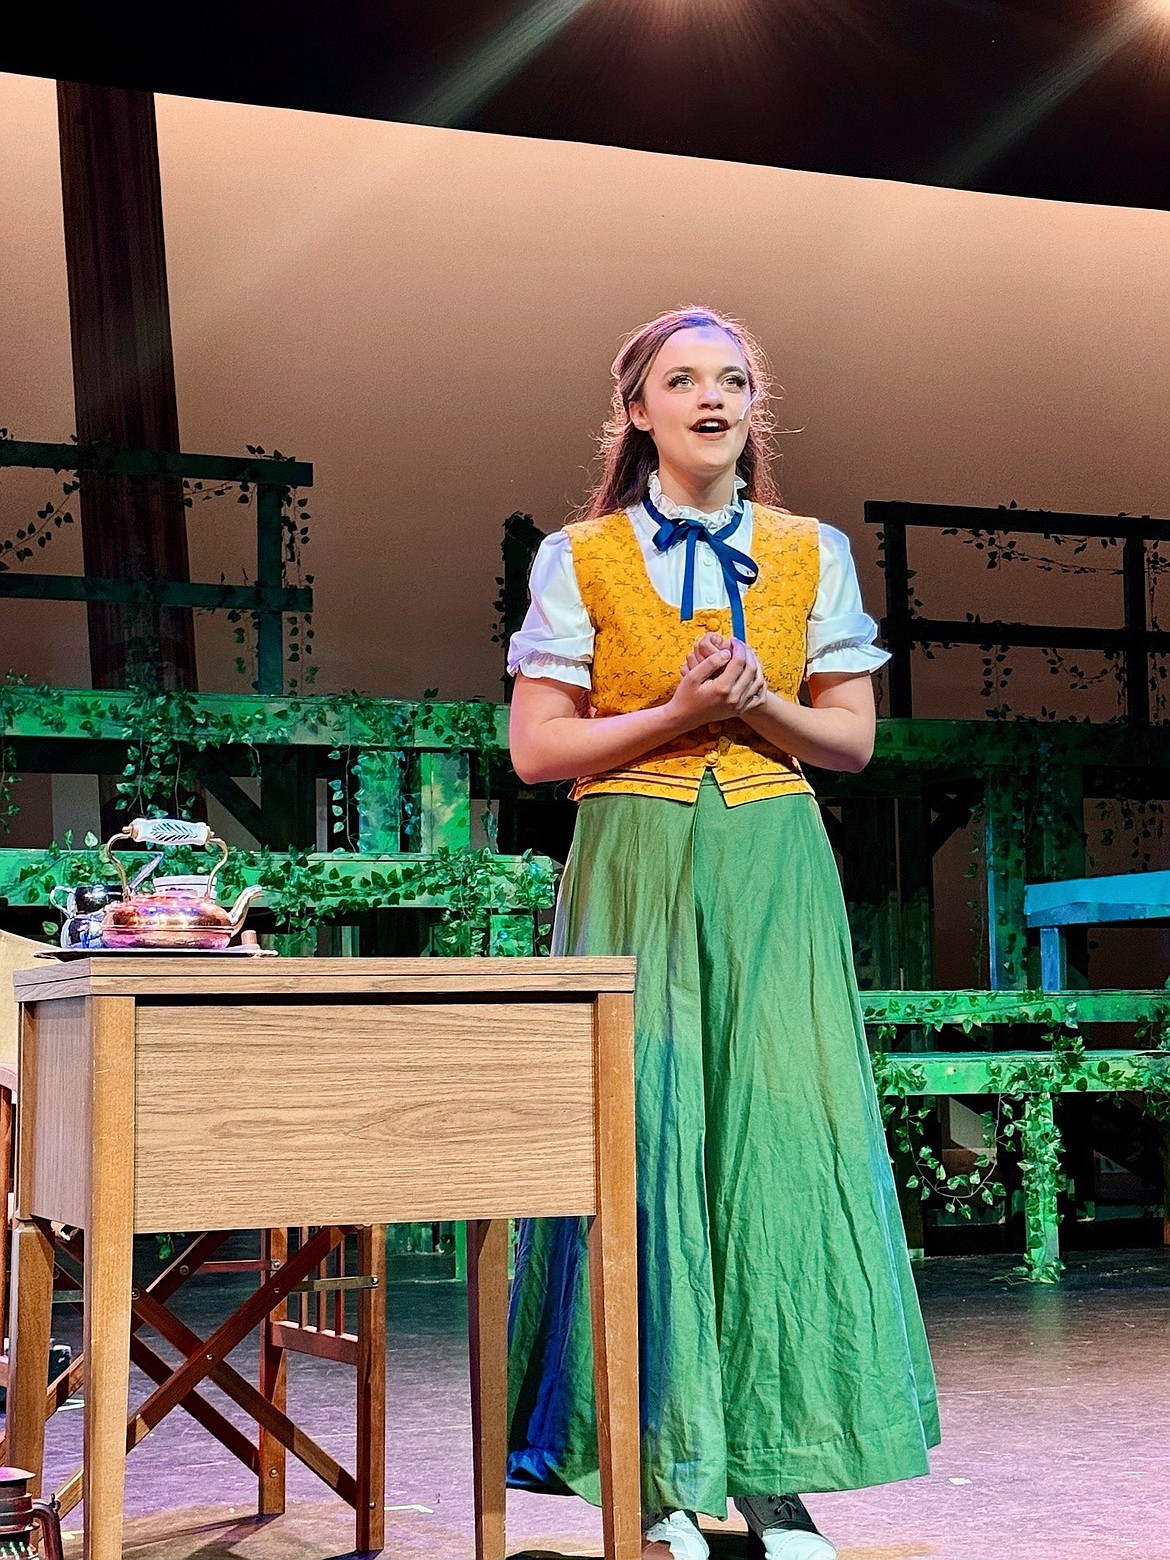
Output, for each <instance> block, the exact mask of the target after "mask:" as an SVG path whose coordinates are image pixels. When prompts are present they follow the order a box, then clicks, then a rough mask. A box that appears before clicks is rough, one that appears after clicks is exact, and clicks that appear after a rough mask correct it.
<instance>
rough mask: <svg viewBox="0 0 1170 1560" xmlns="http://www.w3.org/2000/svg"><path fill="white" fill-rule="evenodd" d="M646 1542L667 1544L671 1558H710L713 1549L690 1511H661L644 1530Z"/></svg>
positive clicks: (643, 1534)
mask: <svg viewBox="0 0 1170 1560" xmlns="http://www.w3.org/2000/svg"><path fill="white" fill-rule="evenodd" d="M642 1542H643V1543H645V1544H667V1545H669V1547H670V1560H708V1557H709V1556H710V1554H711V1550H710V1548H709V1547H708V1545H707V1540H706V1539H705V1538H704V1537H703V1535H702V1533H700V1532H699V1525H698V1523H697V1522H696V1521H695V1519H694V1516H693V1515H692V1514H691V1513H690V1512H689V1511H669V1512H666V1511H664V1512H661V1513H660V1514H659V1515H658V1516H656V1517H655V1518H654V1519H653V1521H652V1523H651V1525H650V1526H649V1527H648V1528H644V1529H643V1531H642Z"/></svg>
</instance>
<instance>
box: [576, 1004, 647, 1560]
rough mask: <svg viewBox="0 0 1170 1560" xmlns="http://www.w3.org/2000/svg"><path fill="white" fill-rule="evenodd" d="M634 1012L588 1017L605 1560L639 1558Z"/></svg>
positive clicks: (593, 1294) (601, 1008)
mask: <svg viewBox="0 0 1170 1560" xmlns="http://www.w3.org/2000/svg"><path fill="white" fill-rule="evenodd" d="M633 1008H634V1003H633V998H632V997H630V996H624V995H621V994H618V993H612V994H606V995H602V996H599V997H598V999H597V1005H596V1009H595V1019H594V1023H595V1026H596V1029H595V1040H596V1056H597V1092H596V1099H597V1212H596V1214H595V1216H594V1218H593V1220H592V1222H591V1224H590V1227H589V1300H590V1313H591V1316H592V1323H593V1382H594V1395H595V1397H596V1401H597V1439H598V1459H599V1461H598V1466H599V1470H600V1473H601V1512H602V1531H603V1533H604V1537H605V1560H638V1557H639V1556H640V1555H641V1552H642V1521H641V1501H642V1477H641V1459H640V1453H641V1428H640V1423H639V1404H638V1222H637V1201H636V1194H635V1188H634V1177H635V1158H634V1051H633V1031H634V1011H633Z"/></svg>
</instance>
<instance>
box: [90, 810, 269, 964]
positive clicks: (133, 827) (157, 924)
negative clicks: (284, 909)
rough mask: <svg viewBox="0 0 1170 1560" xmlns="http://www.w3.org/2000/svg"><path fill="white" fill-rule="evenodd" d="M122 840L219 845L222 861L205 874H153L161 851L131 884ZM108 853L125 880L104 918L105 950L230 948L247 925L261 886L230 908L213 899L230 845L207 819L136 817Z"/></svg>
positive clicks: (112, 841) (248, 890)
mask: <svg viewBox="0 0 1170 1560" xmlns="http://www.w3.org/2000/svg"><path fill="white" fill-rule="evenodd" d="M119 840H130V841H131V842H132V843H133V844H135V845H148V846H156V847H157V846H163V847H166V846H170V845H194V846H197V847H202V846H205V845H217V846H218V847H219V850H220V857H219V860H218V861H217V862H216V863H215V865H214V866H213V867H212V869H211V871H210V872H209V873H207V874H206V875H204V874H202V873H191V874H187V875H183V876H173V877H155V876H154V869H155V868H156V867H157V866H158V865H159V863H160V862H161V861H162V859H163V852H162V851H161V850H160V851H159V853H158V855H156V856H155V858H154V860H153V861H152V862H151V863H150V864H149V866H148V867H147V868H146V869H145V871H144V872H140V873H139V874H138V876H137V877H136V878H135V880H134V882H133V884H131V883H130V882H128V880H127V877H126V869H125V867H123V865H122V863H121V861H120V860H119V859H118V857H117V856H115V855H114V852H113V847H114V846H115V845H116V844H117V843H118V842H119ZM105 854H106V858H107V860H108V861H109V862H110V863H111V865H112V866H113V867H114V869H115V870H116V871H117V874H118V876H119V878H120V879H121V882H122V899H121V901H120V902H116V903H113V904H110V905H109V906H107V908H106V910H105V912H104V913H103V915H102V920H101V928H100V935H101V944H102V947H103V948H128V949H129V948H173V949H175V950H176V951H177V952H181V951H182V950H183V949H190V948H210V949H218V948H226V947H227V945H228V943H229V942H231V940H232V938H233V937H234V936H235V935H236V933H237V932H238V931H239V930H240V928H241V927H242V926H243V924H244V916H245V915H246V914H247V910H248V906H249V904H250V903H251V902H252V900H253V899H255V898H256V896H257V894H260V893H262V892H263V890H262V889H261V888H258V887H255V886H254V887H252V888H246V889H244V891H243V893H241V894H240V896H239V898H238V899H237V900H236V902H235V904H234V905H233V906H232V907H231V909H230V910H227V909H225V908H224V906H223V905H221V904H220V903H219V902H218V901H217V899H216V897H215V879H216V875H217V873H218V872H219V870H220V868H221V867H222V866H223V864H224V862H225V861H226V860H227V858H228V847H227V845H226V844H225V843H224V841H223V840H221V839H220V838H219V837H218V836H217V835H214V834H212V832H211V829H210V827H209V826H208V825H207V824H206V823H192V822H190V821H189V820H187V819H185V818H135V819H134V821H133V823H131V824H129V825H128V826H127V828H125V829H124V830H123V831H122V832H121V833H120V834H115V835H114V836H113V838H112V839H110V840H108V841H107V842H106V847H105Z"/></svg>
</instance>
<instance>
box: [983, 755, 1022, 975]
mask: <svg viewBox="0 0 1170 1560" xmlns="http://www.w3.org/2000/svg"><path fill="white" fill-rule="evenodd" d="M983 807H984V830H985V834H984V841H985V846H984V848H985V850H986V854H987V943H988V958H987V963H988V984H989V985H990V987H991V989H992V990H993V991H1025V990H1026V989H1027V987H1028V949H1027V939H1026V934H1025V930H1024V879H1025V868H1026V862H1025V821H1024V818H1023V817H1022V808H1023V798H1022V796H1021V795H1020V788H1019V786H1018V785H1015V784H1013V783H1012V780H1011V778H1010V776H1008V775H1004V776H996V777H995V778H992V779H989V780H988V782H987V787H986V790H985V791H984V804H983Z"/></svg>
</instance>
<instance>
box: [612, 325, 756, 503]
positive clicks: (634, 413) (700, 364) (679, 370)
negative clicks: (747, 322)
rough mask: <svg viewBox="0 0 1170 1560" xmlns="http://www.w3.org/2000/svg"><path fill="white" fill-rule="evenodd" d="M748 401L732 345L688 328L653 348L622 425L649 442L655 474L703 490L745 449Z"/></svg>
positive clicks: (704, 329)
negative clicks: (638, 395)
mask: <svg viewBox="0 0 1170 1560" xmlns="http://www.w3.org/2000/svg"><path fill="white" fill-rule="evenodd" d="M750 395H751V392H750V391H749V389H748V370H747V364H746V362H745V361H744V357H743V353H742V352H741V351H740V349H739V347H738V346H737V345H736V343H735V341H734V340H733V339H732V337H730V336H729V335H728V334H727V332H726V331H724V330H720V328H719V327H718V326H717V325H692V326H690V327H688V328H687V329H686V330H677V331H675V333H674V335H673V336H668V337H667V339H666V340H665V341H664V342H663V343H662V345H661V346H660V347H659V349H658V351H657V353H656V354H655V356H654V358H653V360H652V361H651V364H650V368H649V370H648V371H647V374H646V383H645V385H644V387H643V390H642V399H641V400H640V401H632V402H631V403H630V420H631V421H632V422H633V424H634V426H635V427H637V428H641V429H642V430H643V431H644V432H646V433H648V434H649V435H650V436H651V438H652V439H653V440H654V443H655V445H656V447H657V449H658V458H659V461H660V463H661V465H662V466H663V467H665V468H666V469H667V470H669V471H676V472H678V473H679V474H680V475H681V474H686V475H687V476H690V477H692V478H697V479H699V480H701V481H703V482H710V481H711V480H713V479H715V478H717V477H719V476H721V475H722V474H724V473H725V472H729V471H732V470H734V468H735V463H736V461H737V460H738V459H739V457H740V454H741V452H742V450H743V447H744V445H745V444H746V442H747V436H748V412H749V411H750V407H751V402H750Z"/></svg>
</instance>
